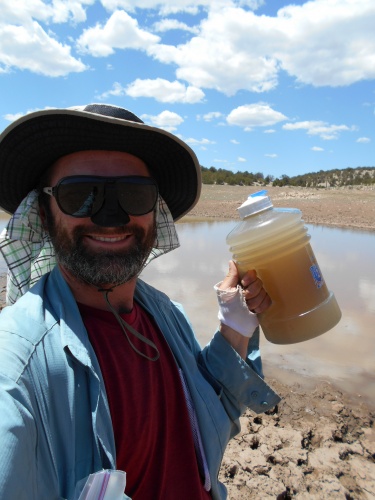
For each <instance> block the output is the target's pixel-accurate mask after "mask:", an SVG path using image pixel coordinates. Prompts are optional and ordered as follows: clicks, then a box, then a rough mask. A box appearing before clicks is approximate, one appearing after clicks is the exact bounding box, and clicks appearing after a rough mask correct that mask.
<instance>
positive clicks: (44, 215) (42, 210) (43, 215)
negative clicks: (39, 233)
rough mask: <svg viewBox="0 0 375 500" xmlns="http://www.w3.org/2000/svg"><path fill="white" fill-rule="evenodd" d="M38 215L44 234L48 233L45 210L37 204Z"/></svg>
mask: <svg viewBox="0 0 375 500" xmlns="http://www.w3.org/2000/svg"><path fill="white" fill-rule="evenodd" d="M39 215H40V220H41V221H42V226H43V229H44V230H45V231H46V233H48V224H47V214H46V209H45V208H44V207H43V206H42V205H41V204H40V203H39Z"/></svg>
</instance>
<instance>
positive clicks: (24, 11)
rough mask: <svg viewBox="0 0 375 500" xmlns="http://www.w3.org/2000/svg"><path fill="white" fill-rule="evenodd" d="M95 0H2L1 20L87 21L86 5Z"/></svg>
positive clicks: (9, 21) (11, 21)
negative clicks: (47, 0)
mask: <svg viewBox="0 0 375 500" xmlns="http://www.w3.org/2000/svg"><path fill="white" fill-rule="evenodd" d="M94 2H95V0H53V1H52V2H49V3H45V2H44V1H42V0H17V8H15V3H14V0H1V10H0V22H1V23H4V24H6V23H9V24H15V25H19V24H29V23H30V22H31V21H32V19H34V20H37V21H41V22H53V23H65V22H68V21H70V22H73V23H80V22H84V21H86V11H85V6H89V5H92V4H93V3H94Z"/></svg>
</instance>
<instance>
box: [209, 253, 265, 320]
mask: <svg viewBox="0 0 375 500" xmlns="http://www.w3.org/2000/svg"><path fill="white" fill-rule="evenodd" d="M238 284H239V285H240V286H241V287H242V289H243V293H244V297H245V300H246V304H247V307H248V308H249V310H250V311H251V312H253V313H256V314H259V313H262V312H264V311H265V310H266V309H268V308H269V307H270V305H271V304H272V300H271V298H270V297H269V295H268V294H267V292H266V291H265V289H264V288H263V283H262V281H261V280H260V279H259V278H258V276H257V274H256V272H255V271H254V270H251V271H247V273H246V274H244V276H243V278H242V280H240V278H239V274H238V270H237V267H236V264H235V263H234V262H233V260H231V261H230V262H229V271H228V274H227V275H226V277H225V278H224V279H223V281H222V282H221V284H220V286H219V287H218V288H219V290H231V291H234V290H235V288H236V287H237V285H238Z"/></svg>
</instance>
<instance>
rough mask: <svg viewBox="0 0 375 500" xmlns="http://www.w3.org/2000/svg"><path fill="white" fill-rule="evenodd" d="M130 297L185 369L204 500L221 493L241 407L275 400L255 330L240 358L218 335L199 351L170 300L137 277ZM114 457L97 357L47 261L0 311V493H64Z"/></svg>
mask: <svg viewBox="0 0 375 500" xmlns="http://www.w3.org/2000/svg"><path fill="white" fill-rule="evenodd" d="M135 300H137V301H138V302H139V303H140V304H141V305H142V306H143V307H144V308H145V309H146V310H147V311H148V312H149V314H151V315H152V316H153V317H154V319H155V321H156V323H157V325H158V327H159V328H160V330H161V332H162V333H163V335H164V336H165V339H166V341H167V343H168V345H169V346H170V348H171V350H172V353H173V355H174V357H175V360H176V362H177V364H178V365H179V368H180V369H181V370H182V371H183V373H184V375H185V379H186V381H187V384H188V386H189V389H190V393H191V396H192V400H193V402H194V406H195V410H196V413H197V418H198V423H199V428H200V431H201V436H202V441H203V448H204V451H205V455H206V458H207V462H208V466H209V471H210V476H211V481H212V490H211V492H212V497H213V498H214V499H224V498H226V490H225V488H224V486H223V485H222V484H220V483H219V482H218V480H217V475H218V472H219V468H220V463H221V460H222V457H223V453H224V450H225V447H226V445H227V443H228V441H229V439H230V438H231V437H233V436H234V435H235V434H236V433H237V432H238V431H239V417H240V415H241V413H242V412H243V410H244V408H245V407H246V406H249V407H250V408H252V409H253V410H254V411H256V412H263V411H265V410H267V409H270V408H272V407H273V406H274V405H275V404H276V403H277V402H278V401H279V397H278V396H277V395H276V394H275V393H274V392H273V391H272V389H271V388H270V387H269V386H268V385H267V384H266V383H265V382H264V380H263V378H262V374H261V363H260V356H259V350H258V335H257V334H256V335H254V337H253V339H252V341H251V344H250V348H249V358H248V359H247V361H246V362H245V361H244V360H242V359H241V357H240V356H239V355H238V354H237V353H236V352H235V351H234V349H233V348H232V347H231V346H230V345H229V344H228V343H227V342H226V341H225V339H224V338H223V337H222V336H221V334H220V333H219V332H216V334H215V335H214V337H213V339H212V341H211V342H210V344H209V345H208V346H206V347H205V348H204V349H203V350H201V348H200V346H199V344H198V342H197V341H196V339H195V337H194V334H193V332H192V329H191V326H190V324H189V322H188V320H187V319H186V317H185V315H184V313H183V311H182V309H181V307H180V306H179V305H178V304H175V303H173V302H171V301H170V300H169V299H168V297H167V296H166V295H164V294H163V293H161V292H159V291H157V290H155V289H154V288H152V287H150V286H149V285H147V284H145V283H144V282H142V281H141V280H138V284H137V288H136V293H135ZM124 362H126V360H124ZM129 452H130V453H131V450H129ZM115 457H116V451H115V443H114V437H113V429H112V422H111V416H110V411H109V406H108V401H107V396H106V393H105V387H104V383H103V379H102V375H101V372H100V368H99V364H98V361H97V359H96V356H95V353H94V351H93V349H92V347H91V344H90V342H89V339H88V336H87V332H86V329H85V327H84V325H83V323H82V320H81V316H80V314H79V310H78V307H77V304H76V302H75V300H74V297H73V295H72V293H71V291H70V289H69V287H68V285H67V284H66V282H65V280H64V279H63V277H62V276H61V274H60V272H59V270H58V268H55V269H54V271H53V272H52V273H51V274H50V275H47V276H44V277H43V278H42V279H41V280H40V281H39V282H38V283H37V284H36V285H35V286H34V287H33V288H32V289H31V290H30V291H29V292H28V293H26V294H25V295H24V296H23V297H21V298H20V299H19V300H18V301H17V303H16V304H14V305H13V306H10V307H6V308H5V309H3V311H2V312H1V314H0V498H1V499H4V500H5V499H6V500H44V499H45V500H53V499H71V498H72V496H73V493H74V489H75V486H76V483H77V482H78V481H80V480H81V479H83V478H85V477H86V476H88V475H89V474H91V473H93V472H95V471H98V470H101V469H115V468H116V463H115V462H116V458H115ZM155 466H157V464H155Z"/></svg>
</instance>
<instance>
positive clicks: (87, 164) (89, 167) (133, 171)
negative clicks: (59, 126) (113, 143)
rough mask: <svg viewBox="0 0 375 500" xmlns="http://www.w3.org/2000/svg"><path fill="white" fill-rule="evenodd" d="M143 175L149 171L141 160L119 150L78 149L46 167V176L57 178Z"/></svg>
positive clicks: (147, 174)
mask: <svg viewBox="0 0 375 500" xmlns="http://www.w3.org/2000/svg"><path fill="white" fill-rule="evenodd" d="M80 174H86V175H105V176H119V175H143V176H149V175H150V171H149V169H148V167H147V165H146V164H145V162H144V161H143V160H141V159H140V158H138V157H137V156H134V155H132V154H129V153H124V152H121V151H102V150H90V151H79V152H76V153H72V154H69V155H66V156H62V157H61V158H59V159H58V160H57V161H56V162H55V163H54V164H53V165H52V166H51V167H50V169H48V173H47V175H48V177H49V178H51V179H53V180H59V179H60V178H61V177H64V176H67V175H80Z"/></svg>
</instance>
